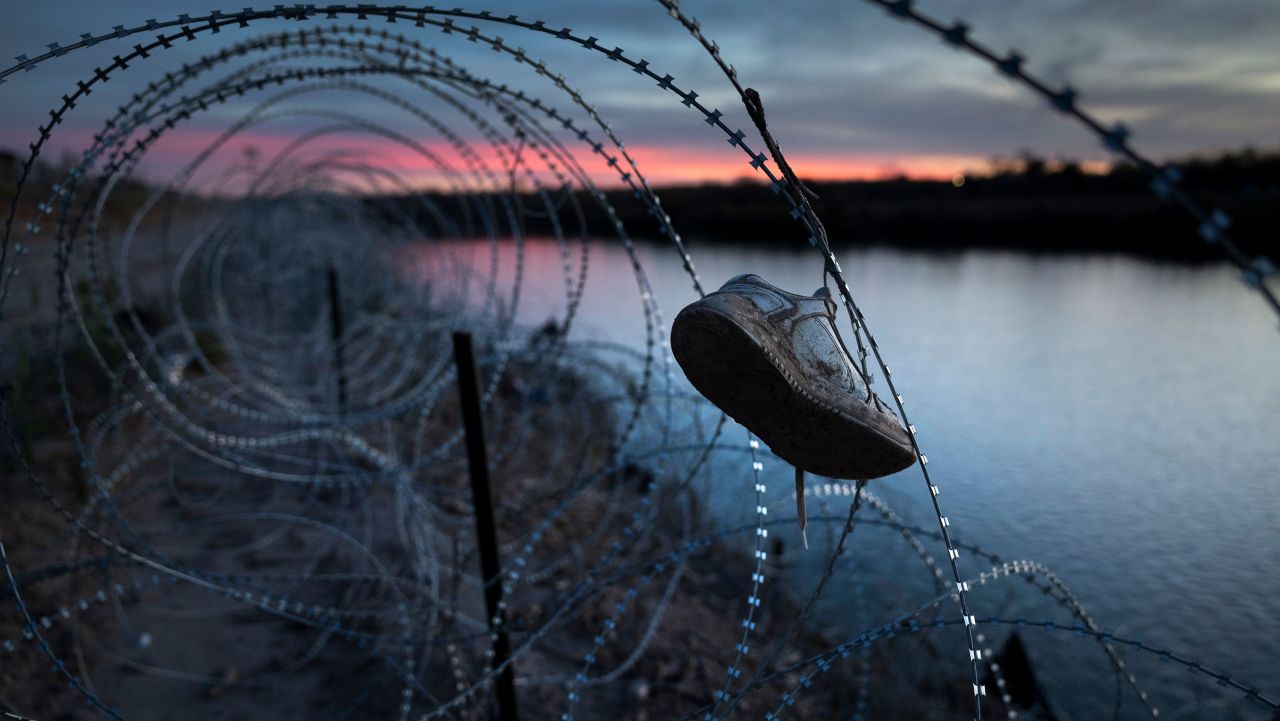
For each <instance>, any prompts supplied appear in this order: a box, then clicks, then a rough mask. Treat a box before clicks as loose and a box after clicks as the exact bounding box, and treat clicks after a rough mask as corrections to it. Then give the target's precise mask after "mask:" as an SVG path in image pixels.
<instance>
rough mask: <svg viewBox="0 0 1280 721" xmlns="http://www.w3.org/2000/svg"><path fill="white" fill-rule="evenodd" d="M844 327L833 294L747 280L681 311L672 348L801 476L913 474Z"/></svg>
mask: <svg viewBox="0 0 1280 721" xmlns="http://www.w3.org/2000/svg"><path fill="white" fill-rule="evenodd" d="M835 319H836V304H835V301H833V300H832V299H831V294H830V292H829V291H828V290H827V289H826V288H820V289H819V290H818V292H817V294H816V295H813V296H802V295H796V294H794V293H788V292H787V291H785V290H781V289H779V288H775V287H773V286H772V285H770V284H768V283H766V282H765V281H764V280H763V279H761V278H760V277H759V276H756V275H740V276H738V277H736V278H733V279H732V280H730V281H729V282H728V283H725V284H724V286H723V287H721V288H720V290H718V291H716V292H715V293H712V294H710V295H708V296H707V297H705V298H703V299H701V300H699V301H697V302H695V303H692V304H691V305H689V306H688V307H686V308H685V309H684V310H682V311H680V314H679V315H677V316H676V319H675V323H674V325H673V326H672V328H671V350H672V352H673V353H674V354H675V357H676V360H677V361H678V362H679V363H680V367H681V368H683V369H684V372H685V375H686V376H688V377H689V381H690V382H691V383H693V386H694V388H697V389H698V392H699V393H701V394H702V395H704V396H706V397H707V399H708V400H710V401H711V402H712V403H714V404H715V405H716V406H718V407H719V408H720V409H721V410H723V411H724V412H725V413H727V414H729V416H730V417H732V418H733V419H734V420H735V421H737V422H739V423H741V424H742V425H744V426H746V427H747V429H748V430H750V431H751V432H752V433H754V434H755V435H757V436H759V437H760V439H761V440H763V441H764V442H765V443H766V444H768V446H769V448H770V449H771V450H773V452H774V453H775V454H777V455H778V457H780V458H782V459H783V460H785V461H786V462H788V463H790V464H791V465H793V466H795V467H796V470H797V471H798V472H801V471H809V472H811V473H816V474H819V475H822V476H828V477H830V478H844V479H857V480H868V479H871V478H878V477H880V476H886V475H889V474H890V473H896V472H898V471H901V470H903V469H904V468H909V467H910V466H911V465H912V464H913V463H915V460H916V456H915V452H914V450H912V446H911V438H910V437H909V436H908V435H907V430H906V429H905V428H903V427H902V422H901V421H899V420H898V417H897V415H895V414H894V412H893V411H892V410H890V409H889V407H888V406H887V405H886V404H885V403H884V402H883V401H881V400H880V399H879V398H878V397H876V395H875V394H874V393H871V392H869V391H868V389H867V386H866V383H864V382H863V380H862V378H861V376H860V375H859V374H858V372H857V370H856V369H855V367H854V364H853V360H852V359H851V358H850V357H849V354H848V352H847V351H846V350H845V348H844V344H843V342H842V341H841V340H840V335H839V331H838V330H837V329H836V325H835ZM799 493H800V495H799V496H798V497H797V501H800V500H802V498H803V491H799Z"/></svg>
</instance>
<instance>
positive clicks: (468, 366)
mask: <svg viewBox="0 0 1280 721" xmlns="http://www.w3.org/2000/svg"><path fill="white" fill-rule="evenodd" d="M453 356H454V359H455V360H456V361H457V363H458V392H459V396H460V398H461V400H462V424H463V427H464V428H465V430H466V434H467V465H468V466H469V467H470V469H471V499H472V503H473V504H474V506H475V510H476V532H477V533H478V534H479V536H480V572H481V576H482V578H483V579H484V604H485V608H486V610H487V611H488V613H489V628H490V630H493V631H495V632H496V634H497V639H496V640H495V641H494V644H493V665H494V666H495V667H499V666H502V665H503V664H506V666H505V667H504V668H503V669H502V672H501V673H500V674H498V685H497V692H498V719H499V721H516V684H515V670H514V664H508V663H507V659H508V658H510V657H511V643H510V641H509V640H508V639H507V628H506V626H507V618H506V613H504V612H503V610H502V608H501V605H502V564H501V562H500V561H499V559H498V533H497V528H496V527H495V524H494V522H493V496H492V494H491V493H490V490H489V457H488V454H487V453H486V452H485V447H484V419H483V417H482V416H481V415H480V383H479V380H478V379H477V378H476V360H475V352H474V350H473V349H472V346H471V334H470V333H454V334H453Z"/></svg>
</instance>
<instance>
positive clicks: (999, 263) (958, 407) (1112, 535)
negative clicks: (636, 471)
mask: <svg viewBox="0 0 1280 721" xmlns="http://www.w3.org/2000/svg"><path fill="white" fill-rule="evenodd" d="M468 252H470V253H472V254H473V256H474V259H476V265H477V266H483V265H485V264H486V263H487V260H485V261H479V260H478V259H479V258H482V257H484V254H485V253H486V252H487V246H486V245H485V244H483V243H478V244H475V245H470V246H469V251H468ZM575 252H576V251H575ZM525 253H526V257H525V273H526V285H525V287H524V290H523V297H522V299H521V301H520V305H519V308H520V311H519V315H518V318H519V319H520V320H521V321H522V322H525V323H529V324H536V323H539V322H541V321H543V320H545V319H546V318H547V317H550V316H552V315H556V314H559V313H562V312H563V306H564V273H563V271H562V264H561V257H560V253H559V251H558V250H557V247H556V245H555V243H554V242H551V241H535V242H532V243H528V244H527V245H526V250H525ZM837 253H838V256H839V257H840V259H841V263H842V265H843V268H844V272H845V276H846V279H847V280H848V282H849V284H850V286H851V288H852V290H853V293H854V297H855V299H856V300H857V301H858V303H859V304H860V306H861V307H862V309H863V311H864V313H865V315H866V317H867V319H868V321H869V325H870V327H871V329H872V331H873V332H874V333H875V335H876V338H877V340H878V341H879V345H880V348H881V350H882V352H883V354H884V356H885V358H886V361H887V362H888V364H889V365H890V367H891V368H892V370H893V376H894V380H895V381H896V382H897V384H898V388H899V391H900V392H901V393H902V395H903V396H904V398H905V400H906V404H907V405H906V407H907V410H908V412H909V413H910V415H911V420H912V422H913V423H914V424H915V425H916V426H917V427H918V428H919V439H920V443H921V446H922V447H923V449H924V450H925V452H926V453H927V454H928V456H929V461H930V470H931V472H932V473H933V474H934V479H935V482H936V483H937V484H938V485H939V486H940V487H941V488H942V496H941V497H940V500H941V501H942V502H943V508H944V511H945V512H946V513H947V515H948V516H949V517H950V520H951V524H952V529H953V531H954V534H955V536H956V537H957V538H958V539H959V540H961V541H964V542H967V543H973V544H977V545H980V546H981V547H982V548H983V549H985V550H988V551H991V552H993V553H996V554H999V555H1000V556H1001V558H1003V559H1032V560H1036V561H1039V562H1042V563H1044V564H1046V565H1047V566H1048V567H1049V568H1051V569H1052V570H1053V571H1054V572H1055V573H1056V574H1057V575H1058V576H1059V577H1061V579H1062V580H1063V581H1064V582H1065V583H1066V584H1068V585H1069V586H1070V587H1071V589H1072V591H1073V592H1074V593H1075V594H1076V596H1078V597H1079V598H1080V600H1081V601H1082V602H1083V603H1084V605H1085V607H1086V608H1087V609H1088V610H1089V612H1090V613H1091V614H1092V615H1093V616H1094V617H1095V618H1096V619H1097V621H1098V623H1099V625H1100V626H1102V627H1103V628H1105V629H1107V630H1110V631H1113V632H1115V633H1116V634H1117V635H1122V636H1127V637H1137V638H1142V639H1143V640H1145V641H1146V642H1147V643H1149V644H1152V645H1156V646H1165V647H1168V648H1170V649H1172V650H1174V651H1176V652H1179V653H1182V654H1184V655H1186V656H1188V657H1192V658H1196V659H1198V660H1200V661H1201V662H1202V663H1203V664H1204V665H1205V666H1206V667H1213V668H1216V669H1219V670H1222V671H1225V672H1228V673H1230V674H1231V675H1232V676H1235V677H1239V678H1240V679H1241V680H1242V681H1243V682H1245V683H1247V684H1251V685H1256V686H1258V687H1260V689H1261V690H1262V691H1263V692H1264V693H1267V694H1269V695H1271V696H1272V697H1274V696H1275V695H1277V694H1280V651H1277V648H1278V647H1280V620H1278V619H1280V533H1278V532H1277V529H1278V528H1280V495H1278V494H1277V490H1278V486H1280V330H1278V328H1277V319H1276V318H1275V317H1274V316H1273V315H1272V314H1271V313H1270V311H1269V310H1268V309H1267V308H1266V307H1265V306H1264V304H1263V303H1262V301H1261V299H1260V298H1258V297H1257V296H1256V295H1254V294H1253V293H1252V292H1251V291H1249V289H1248V288H1246V287H1245V286H1244V285H1243V284H1242V283H1240V282H1239V280H1238V279H1237V277H1236V276H1235V274H1234V273H1233V272H1232V271H1231V270H1230V269H1229V268H1227V267H1225V266H1218V265H1207V266H1184V265H1175V264H1166V263H1157V262H1151V261H1146V260H1139V259H1133V258H1127V257H1119V256H1045V255H1027V254H1017V253H1005V252H976V251H975V252H964V253H956V254H948V255H939V254H916V253H904V252H896V251H891V250H858V251H847V252H840V251H839V249H837ZM691 254H692V256H693V258H694V261H695V264H696V268H697V270H698V273H699V274H700V276H701V278H702V281H703V284H704V286H705V287H706V289H707V290H708V291H709V290H712V289H714V288H716V287H718V286H719V285H720V284H721V283H723V282H724V281H725V280H727V279H728V278H730V277H732V276H734V275H737V274H739V273H743V272H755V273H759V274H760V275H762V276H764V277H765V278H766V279H767V280H769V281H771V282H772V283H774V284H776V285H779V286H781V287H783V288H787V289H790V290H794V291H798V292H809V291H811V290H812V289H813V288H815V287H817V285H818V284H819V283H820V281H821V277H820V274H821V263H820V259H819V257H818V256H817V254H816V253H813V252H811V251H809V250H808V249H807V248H803V247H802V248H799V249H797V250H793V249H790V248H788V249H770V248H760V247H748V248H736V247H729V246H725V245H711V244H707V245H700V244H694V245H693V247H692V248H691ZM513 257H514V254H513V252H512V251H511V250H510V247H507V248H505V249H504V250H503V252H502V254H501V261H500V268H499V277H500V279H501V281H500V282H501V283H506V282H508V281H509V279H510V278H511V277H512V273H513V263H512V260H513ZM637 257H638V258H639V260H640V261H641V264H642V266H643V268H644V270H645V273H646V274H647V276H648V278H649V281H650V283H651V284H652V287H653V291H654V294H655V295H656V297H657V299H658V301H659V303H660V304H661V307H662V308H663V324H664V325H665V327H666V329H667V330H669V329H670V322H671V319H672V318H673V317H674V315H675V313H676V312H677V311H678V310H679V309H680V308H681V307H683V306H684V305H685V304H686V303H688V302H690V301H692V300H693V299H695V298H696V295H695V293H694V291H693V287H692V284H691V282H690V280H689V278H688V276H687V274H686V273H685V272H684V270H683V268H682V266H681V263H680V259H679V257H678V256H677V255H676V253H675V252H674V251H673V250H672V249H671V248H670V246H666V245H641V246H639V247H638V249H637ZM575 272H576V271H575ZM587 278H588V279H587V286H586V294H585V296H584V302H583V305H582V308H581V309H580V311H579V318H578V321H577V322H576V324H575V327H574V330H573V331H572V335H571V337H572V338H574V339H577V340H583V339H608V340H612V341H616V342H619V343H624V344H629V345H635V346H639V345H641V344H642V343H643V339H644V323H643V318H642V314H641V312H640V307H641V306H640V300H639V293H638V291H637V286H636V281H635V276H634V273H633V270H632V267H631V264H630V262H629V260H628V257H627V255H626V254H625V252H624V251H623V249H622V248H621V246H620V245H618V244H616V243H614V244H609V243H606V242H604V241H601V242H600V243H597V244H595V245H593V246H592V247H591V248H590V264H589V273H588V276H587ZM681 380H682V379H681ZM733 432H736V433H737V434H738V436H737V437H743V438H745V434H744V432H743V431H742V430H741V429H735V430H734V431H733ZM733 432H731V434H730V436H731V437H733ZM733 463H736V465H730V466H726V469H727V470H725V472H724V474H723V477H718V478H716V479H715V481H714V484H713V485H712V486H711V487H709V488H708V489H707V492H708V493H709V494H710V495H711V496H712V497H713V501H714V502H713V504H712V505H713V507H714V508H715V509H716V510H717V512H718V513H720V514H721V515H722V516H723V518H724V521H725V522H726V523H727V524H735V523H750V522H752V520H753V518H754V494H753V493H752V492H751V490H750V488H751V481H750V477H749V474H747V473H743V472H742V464H741V462H740V461H734V462H733ZM767 474H768V477H769V482H770V487H771V488H773V489H779V491H778V492H777V493H776V494H775V496H776V497H775V498H771V502H772V506H771V507H773V506H776V507H777V508H778V511H777V512H782V513H785V512H789V506H790V502H791V501H790V496H789V494H783V493H782V492H781V489H787V488H789V487H790V470H789V469H788V468H787V467H785V466H784V465H783V464H781V463H780V462H777V461H775V462H773V463H772V464H769V465H768V468H767ZM870 489H871V490H872V491H874V492H875V493H876V494H877V495H878V496H880V497H881V498H883V499H885V500H886V501H887V502H889V503H890V504H891V505H892V506H893V507H894V509H895V510H896V511H897V512H898V513H899V514H900V515H901V516H902V517H903V518H904V519H906V520H907V521H908V522H910V523H914V524H917V525H919V526H921V527H923V528H936V520H935V519H934V517H933V513H932V509H931V506H930V503H929V496H928V492H927V490H926V487H925V484H924V482H923V481H922V480H921V477H920V475H919V472H918V470H914V469H913V470H908V471H905V472H903V473H901V474H898V475H897V476H894V477H890V478H886V479H880V480H877V481H873V482H872V484H871V486H870ZM847 503H848V499H847V498H834V499H830V502H829V503H826V504H825V505H824V502H819V503H817V508H816V511H815V508H814V507H813V506H811V509H810V512H811V513H815V512H816V513H819V514H821V513H824V512H826V510H827V509H830V512H831V513H832V514H835V515H839V516H841V517H843V513H844V510H843V509H844V508H847ZM831 530H832V529H830V527H829V526H828V527H825V528H824V527H819V528H817V529H811V531H810V533H811V535H813V536H814V537H815V538H816V541H817V543H818V545H821V544H822V543H823V542H824V541H825V540H826V539H829V534H830V531H831ZM778 534H781V536H782V537H783V538H786V539H789V540H790V541H794V540H797V534H796V533H795V532H794V531H793V530H792V529H791V528H780V529H778V530H777V531H776V532H775V535H778ZM851 546H852V551H851V553H850V556H849V559H848V564H849V565H850V566H851V567H852V568H853V569H854V570H853V571H852V572H851V573H849V574H847V576H848V577H852V578H853V579H856V580H853V581H850V580H849V578H847V577H846V575H841V576H840V577H838V578H837V581H836V583H835V585H834V586H833V587H832V590H831V591H830V593H829V594H828V597H827V598H828V601H827V603H826V605H825V606H823V607H822V608H820V609H819V610H820V614H819V615H820V621H821V622H822V623H823V624H825V625H826V626H827V627H828V629H829V630H830V631H831V632H832V633H833V634H834V635H835V636H837V637H839V636H841V635H845V636H848V637H852V636H853V635H856V633H857V632H858V631H861V630H863V629H864V628H867V627H868V626H873V625H875V624H877V623H879V622H883V621H884V620H886V619H888V618H890V617H891V616H892V614H893V613H894V612H897V611H901V610H903V609H905V608H910V607H913V606H914V605H915V604H918V603H919V602H920V601H921V600H922V599H926V598H928V597H929V596H930V595H932V586H931V584H930V583H929V582H928V577H927V575H926V574H925V573H923V570H924V567H923V566H922V565H921V564H920V563H919V561H918V560H916V558H915V556H914V554H912V553H911V552H910V549H909V548H907V547H906V545H905V544H904V543H902V541H901V539H900V538H898V536H897V535H896V534H895V533H893V532H891V531H889V530H886V529H882V528H881V529H877V528H870V527H869V528H859V529H858V530H857V531H855V536H854V542H853V543H852V544H851ZM930 550H932V551H933V552H934V554H935V555H936V556H938V557H940V558H943V559H945V550H943V549H941V548H940V544H937V543H932V545H931V546H930ZM744 552H749V547H748V546H746V545H744ZM787 556H788V559H787V561H788V563H787V565H788V566H789V569H790V570H789V571H788V572H787V573H786V574H784V576H783V580H782V581H781V582H783V583H785V584H787V585H788V586H790V587H792V588H793V589H794V590H795V591H796V592H797V593H800V594H803V593H804V592H805V590H806V584H808V583H812V582H813V579H814V578H816V575H817V572H818V571H819V570H820V567H821V565H822V563H823V560H824V557H823V554H822V553H821V551H820V550H815V551H813V552H810V553H808V554H801V553H798V552H794V551H789V552H788V554H787ZM961 564H962V570H963V571H964V573H965V575H966V576H972V575H976V574H977V573H979V572H980V571H982V570H985V569H986V568H988V567H989V566H990V564H989V563H987V562H985V561H983V560H982V559H979V558H975V557H972V556H962V558H961ZM972 602H973V604H974V606H975V614H976V615H978V616H979V617H989V616H992V615H1002V616H1005V617H1010V618H1012V617H1016V616H1018V615H1023V616H1025V617H1026V618H1027V619H1028V620H1029V621H1041V620H1045V619H1053V620H1055V621H1057V622H1059V623H1067V624H1068V625H1069V623H1070V622H1072V619H1071V618H1070V615H1069V614H1067V613H1066V612H1065V611H1063V610H1061V609H1060V608H1057V607H1056V606H1054V605H1053V604H1051V603H1049V602H1048V601H1047V600H1046V599H1045V598H1044V597H1043V596H1042V595H1041V594H1040V593H1039V592H1038V591H1036V590H1035V589H1033V588H1032V587H1030V586H1028V585H1026V584H1023V583H1022V582H1021V581H1017V580H1011V579H1004V581H1003V583H1002V584H1001V585H998V586H993V587H991V588H989V589H988V588H982V589H978V591H977V592H975V594H974V598H973V601H972ZM948 614H950V615H951V616H956V615H958V611H955V610H954V607H947V608H946V609H944V611H943V615H944V617H945V616H947V615H948ZM988 633H989V639H990V641H989V642H990V643H992V644H993V645H994V647H995V648H998V647H999V643H1000V642H1001V641H1002V639H1003V638H1004V637H1005V636H1006V634H1007V633H1008V629H1007V628H1001V629H999V630H996V631H989V632H988ZM1022 633H1023V636H1024V640H1025V641H1026V643H1027V646H1028V648H1029V652H1030V655H1031V658H1032V661H1033V662H1034V668H1035V670H1036V672H1037V675H1038V676H1039V678H1040V681H1041V683H1042V684H1043V685H1044V687H1045V689H1046V692H1047V694H1048V696H1049V698H1050V700H1051V701H1052V702H1053V707H1054V711H1055V712H1056V713H1057V715H1058V717H1059V718H1063V719H1067V718H1076V719H1089V718H1109V717H1110V711H1111V708H1112V701H1113V697H1114V688H1115V683H1114V681H1113V674H1112V673H1111V671H1110V670H1109V667H1108V662H1107V660H1106V658H1105V656H1103V654H1102V653H1100V652H1099V651H1098V648H1097V645H1096V644H1095V643H1094V642H1092V641H1090V640H1089V639H1085V638H1077V637H1076V636H1075V635H1074V634H1071V633H1064V632H1061V631H1058V632H1053V631H1045V630H1041V629H1038V628H1037V629H1034V630H1026V631H1023V632H1022ZM950 636H951V637H950V639H949V640H946V641H944V644H943V651H944V654H947V653H949V654H952V660H954V668H953V669H949V671H953V672H954V673H956V674H957V675H960V674H962V673H963V671H964V653H965V652H964V647H963V646H958V645H956V644H957V643H958V639H959V636H958V634H955V633H951V634H950ZM953 648H954V651H953ZM1125 657H1126V659H1127V660H1128V662H1129V665H1130V668H1131V669H1133V670H1135V672H1136V675H1137V676H1138V678H1139V681H1140V682H1141V683H1142V685H1143V688H1144V689H1145V690H1146V691H1148V692H1149V693H1150V696H1151V698H1152V702H1153V703H1154V704H1155V705H1156V706H1158V707H1159V708H1160V710H1161V714H1160V716H1161V718H1166V719H1167V718H1195V719H1200V718H1204V719H1216V718H1235V717H1240V718H1268V716H1267V715H1266V714H1264V713H1262V712H1261V711H1259V710H1257V709H1258V707H1255V706H1253V705H1251V704H1249V703H1247V702H1243V701H1239V700H1238V699H1239V698H1240V696H1241V694H1239V693H1238V692H1235V691H1228V690H1226V689H1223V688H1220V687H1218V686H1215V685H1213V684H1212V683H1211V682H1209V681H1208V680H1207V679H1205V678H1204V677H1203V676H1198V675H1196V674H1192V673H1189V672H1188V671H1186V670H1185V669H1184V668H1182V667H1178V666H1176V665H1175V664H1171V663H1162V662H1160V661H1159V660H1158V659H1156V658H1154V657H1152V656H1151V655H1144V654H1142V653H1140V652H1137V651H1125ZM903 672H904V674H907V675H910V674H911V673H916V672H918V669H917V670H911V669H904V671H903ZM1124 709H1125V713H1124V717H1126V718H1142V717H1143V715H1144V713H1145V712H1143V711H1142V710H1141V707H1140V706H1139V705H1138V704H1137V703H1136V701H1135V700H1134V694H1132V693H1130V694H1129V695H1128V697H1127V700H1126V702H1125V706H1124ZM1251 709H1252V710H1251Z"/></svg>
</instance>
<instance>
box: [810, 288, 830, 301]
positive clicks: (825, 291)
mask: <svg viewBox="0 0 1280 721" xmlns="http://www.w3.org/2000/svg"><path fill="white" fill-rule="evenodd" d="M813 295H814V296H815V297H818V298H830V297H831V289H830V288H828V287H827V286H825V285H824V286H822V287H821V288H819V289H817V290H815V291H813Z"/></svg>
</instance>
